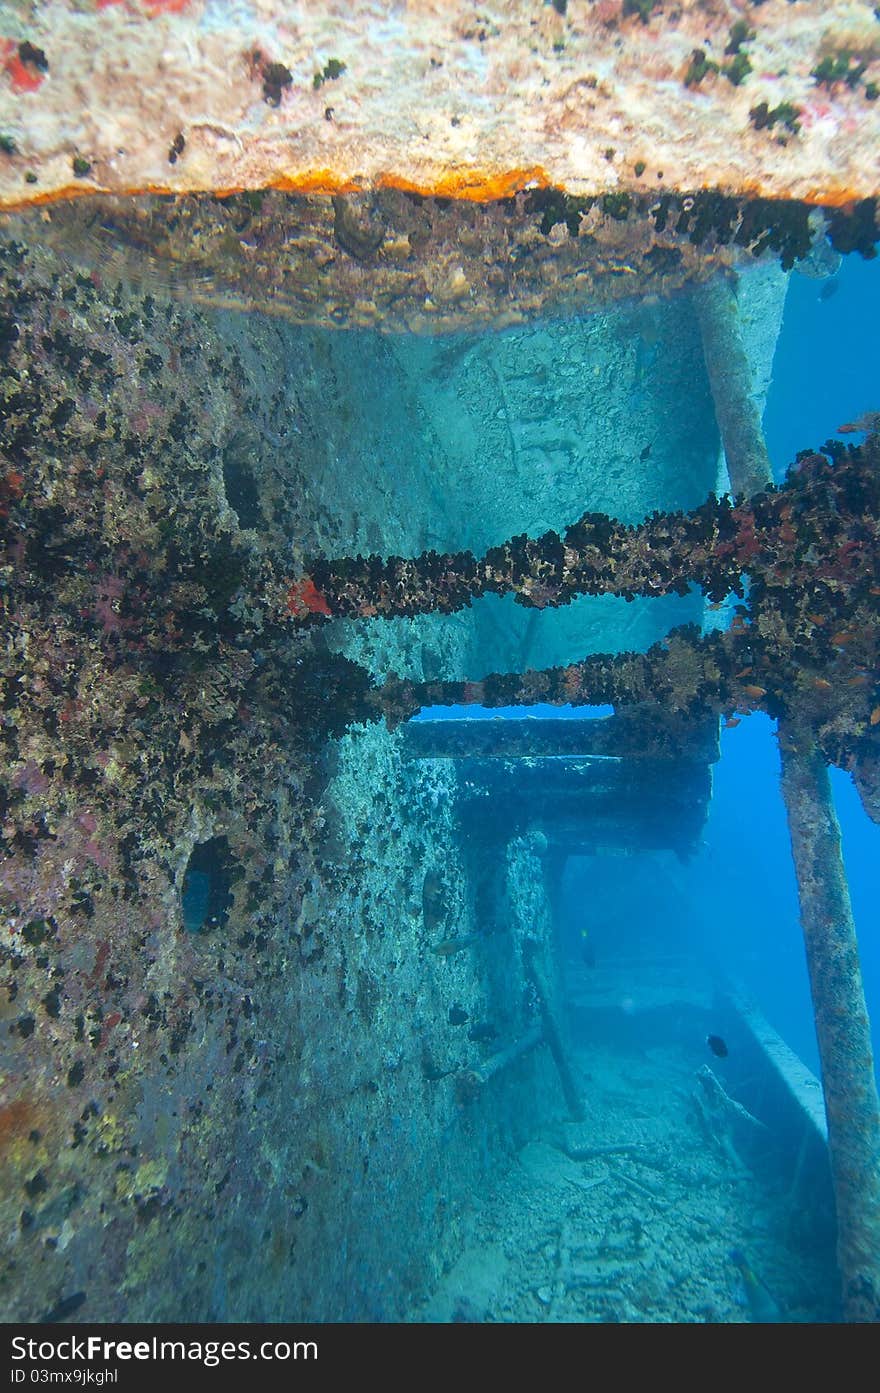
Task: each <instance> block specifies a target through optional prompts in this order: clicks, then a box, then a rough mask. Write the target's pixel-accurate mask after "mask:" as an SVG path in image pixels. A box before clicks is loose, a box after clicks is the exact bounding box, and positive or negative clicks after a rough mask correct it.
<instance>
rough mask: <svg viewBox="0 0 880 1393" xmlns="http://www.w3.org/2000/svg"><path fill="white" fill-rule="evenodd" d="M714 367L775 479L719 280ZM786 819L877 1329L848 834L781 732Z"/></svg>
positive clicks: (874, 1134)
mask: <svg viewBox="0 0 880 1393" xmlns="http://www.w3.org/2000/svg"><path fill="white" fill-rule="evenodd" d="M695 304H696V309H697V315H698V318H699V322H700V331H701V333H702V336H703V349H704V353H705V358H706V368H707V371H708V374H709V382H710V386H711V389H712V397H713V400H714V402H715V411H716V415H717V418H718V426H719V429H720V431H721V440H722V444H723V446H724V452H725V454H726V456H727V468H728V472H729V475H730V482H731V487H732V489H733V491H734V492H735V493H753V492H755V490H757V489H760V488H762V487H763V486H764V485H765V484H766V483H767V482H768V481H769V480H770V477H771V473H770V462H769V458H768V456H767V447H766V443H765V441H764V436H763V431H762V429H761V420H760V416H759V413H758V410H757V406H756V404H755V401H754V398H753V396H752V382H751V373H750V372H749V368H748V359H747V357H746V353H745V349H744V346H743V342H742V334H741V331H740V322H739V312H738V308H737V302H736V296H735V295H734V294H733V290H732V288H731V286H730V285H729V284H728V283H727V282H724V281H719V280H716V281H714V282H712V283H710V284H709V285H706V286H704V287H702V288H701V289H700V290H699V291H698V292H697V293H696V295H695ZM779 744H780V752H781V757H782V777H781V786H782V796H783V799H784V800H785V809H786V814H787V816H788V828H789V834H790V836H791V849H792V856H793V858H794V865H795V872H796V875H797V884H798V900H799V902H800V917H801V928H802V930H803V935H804V945H805V948H806V954H807V967H808V970H809V975H810V991H811V994H812V998H813V1014H814V1017H815V1022H816V1036H817V1040H818V1045H819V1058H820V1061H821V1068H822V1086H823V1090H824V1094H825V1115H826V1118H827V1120H828V1149H829V1153H830V1159H831V1175H832V1180H833V1184H834V1201H835V1208H836V1212H837V1260H838V1266H839V1268H840V1275H841V1280H842V1285H843V1315H844V1319H845V1320H847V1321H877V1320H880V1100H878V1096H877V1085H876V1081H875V1078H874V1060H873V1056H872V1053H871V1029H870V1023H869V1020H868V1013H867V1009H866V1006H865V993H864V987H863V985H862V974H861V968H860V965H859V954H858V946H857V942H856V933H855V925H854V922H853V915H852V906H851V903H850V896H849V887H848V885H847V881H846V871H845V869H844V865H843V857H842V855H841V849H840V827H839V824H838V821H837V816H836V814H835V811H834V804H833V801H832V797H831V784H830V781H829V778H828V770H827V768H826V766H825V762H824V760H823V759H822V757H821V755H820V754H819V753H818V751H817V750H816V748H815V745H814V744H813V742H812V740H811V738H810V737H809V734H808V733H807V734H805V735H801V734H800V733H797V732H794V731H792V730H790V729H788V728H786V727H785V725H784V724H781V725H780V731H779Z"/></svg>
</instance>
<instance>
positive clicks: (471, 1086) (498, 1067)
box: [455, 1025, 544, 1103]
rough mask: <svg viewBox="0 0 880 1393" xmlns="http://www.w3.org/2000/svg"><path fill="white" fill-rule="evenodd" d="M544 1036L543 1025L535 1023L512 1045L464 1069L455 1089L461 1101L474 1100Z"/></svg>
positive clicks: (457, 1079)
mask: <svg viewBox="0 0 880 1393" xmlns="http://www.w3.org/2000/svg"><path fill="white" fill-rule="evenodd" d="M543 1038H544V1032H543V1030H542V1029H541V1027H540V1026H539V1025H533V1026H531V1027H530V1028H529V1029H528V1030H527V1031H526V1032H525V1033H524V1034H523V1035H521V1036H520V1038H519V1039H518V1040H514V1042H513V1044H512V1045H508V1046H507V1047H506V1049H503V1050H498V1051H497V1053H496V1054H493V1055H490V1057H489V1058H488V1059H484V1060H483V1063H482V1064H478V1065H477V1066H476V1067H475V1068H473V1069H462V1071H461V1073H460V1074H459V1075H458V1076H457V1078H456V1080H455V1091H456V1095H457V1097H458V1100H459V1102H460V1103H470V1102H472V1101H473V1099H474V1098H476V1097H477V1095H478V1094H479V1093H480V1091H481V1090H482V1089H483V1088H484V1087H485V1085H486V1084H487V1083H488V1082H489V1080H490V1079H493V1078H494V1077H495V1075H496V1074H500V1073H501V1071H502V1069H506V1068H507V1066H508V1065H509V1064H512V1063H513V1062H514V1060H516V1059H519V1058H520V1057H521V1056H522V1055H524V1054H527V1053H528V1051H529V1050H532V1049H534V1048H535V1046H536V1045H539V1044H540V1043H541V1041H542V1040H543Z"/></svg>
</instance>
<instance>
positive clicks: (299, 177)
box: [268, 169, 363, 194]
mask: <svg viewBox="0 0 880 1393" xmlns="http://www.w3.org/2000/svg"><path fill="white" fill-rule="evenodd" d="M268 187H269V188H270V189H278V190H279V192H281V193H324V194H336V193H359V192H360V190H361V189H362V188H363V184H362V183H358V181H357V180H356V179H344V178H341V177H340V176H339V175H338V174H334V173H333V171H332V170H331V169H311V170H308V171H307V172H306V173H305V174H283V175H281V177H280V178H278V179H273V180H272V182H271V184H269V185H268Z"/></svg>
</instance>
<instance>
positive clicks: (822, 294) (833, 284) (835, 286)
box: [819, 276, 840, 300]
mask: <svg viewBox="0 0 880 1393" xmlns="http://www.w3.org/2000/svg"><path fill="white" fill-rule="evenodd" d="M839 289H840V281H839V280H838V279H837V277H836V276H830V277H829V279H828V280H827V281H824V282H823V285H822V289H821V290H820V291H819V299H820V300H830V299H831V296H832V295H836V294H837V292H838V290H839Z"/></svg>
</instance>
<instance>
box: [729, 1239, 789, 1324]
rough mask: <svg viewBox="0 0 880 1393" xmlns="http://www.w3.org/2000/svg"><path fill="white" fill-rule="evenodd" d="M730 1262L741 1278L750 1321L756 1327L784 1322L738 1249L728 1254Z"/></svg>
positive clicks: (778, 1310)
mask: <svg viewBox="0 0 880 1393" xmlns="http://www.w3.org/2000/svg"><path fill="white" fill-rule="evenodd" d="M730 1261H731V1262H732V1263H733V1265H734V1267H736V1268H738V1269H739V1275H740V1276H741V1277H742V1280H743V1286H744V1287H745V1289H746V1300H747V1301H748V1303H749V1311H750V1313H751V1317H752V1320H753V1321H754V1323H755V1324H756V1325H778V1324H779V1323H780V1322H782V1321H783V1320H784V1316H783V1315H782V1312H781V1311H780V1309H779V1307H778V1306H777V1304H776V1302H775V1301H774V1300H773V1297H772V1296H771V1295H770V1293H769V1291H768V1290H767V1288H766V1287H765V1286H764V1283H763V1282H762V1281H761V1280H760V1279H759V1278H758V1277H756V1276H755V1274H754V1272H753V1271H752V1269H751V1267H750V1266H749V1264H748V1261H747V1259H746V1256H745V1254H744V1253H743V1252H741V1251H740V1249H739V1248H734V1249H733V1251H732V1252H731V1254H730Z"/></svg>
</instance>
